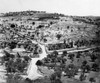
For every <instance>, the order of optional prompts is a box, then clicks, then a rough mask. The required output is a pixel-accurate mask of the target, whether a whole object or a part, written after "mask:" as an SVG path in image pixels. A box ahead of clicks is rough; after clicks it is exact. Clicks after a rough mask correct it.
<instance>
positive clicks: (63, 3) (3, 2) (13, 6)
mask: <svg viewBox="0 0 100 83" xmlns="http://www.w3.org/2000/svg"><path fill="white" fill-rule="evenodd" d="M26 10H36V11H46V12H48V13H61V14H65V15H77V16H89V15H91V16H100V0H0V13H5V12H14V11H26Z"/></svg>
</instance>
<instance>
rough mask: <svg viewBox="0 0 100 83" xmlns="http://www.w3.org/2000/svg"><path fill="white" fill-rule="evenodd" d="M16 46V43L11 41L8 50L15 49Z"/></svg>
mask: <svg viewBox="0 0 100 83" xmlns="http://www.w3.org/2000/svg"><path fill="white" fill-rule="evenodd" d="M16 45H17V42H15V41H11V42H10V43H9V47H10V49H14V48H16Z"/></svg>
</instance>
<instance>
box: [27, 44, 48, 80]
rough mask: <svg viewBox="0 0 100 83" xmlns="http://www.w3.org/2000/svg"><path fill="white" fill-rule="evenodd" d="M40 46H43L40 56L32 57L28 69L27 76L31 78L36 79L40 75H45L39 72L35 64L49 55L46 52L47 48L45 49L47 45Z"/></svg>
mask: <svg viewBox="0 0 100 83" xmlns="http://www.w3.org/2000/svg"><path fill="white" fill-rule="evenodd" d="M39 46H40V47H41V48H42V53H41V54H40V55H39V58H32V60H31V62H30V65H29V68H28V71H27V74H28V76H27V77H28V78H30V79H31V80H33V79H36V78H38V77H43V76H42V75H41V74H39V73H38V72H37V69H38V68H37V66H36V65H35V63H36V62H37V61H38V60H41V59H43V58H44V57H46V56H47V53H46V50H45V46H44V45H41V44H39Z"/></svg>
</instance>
